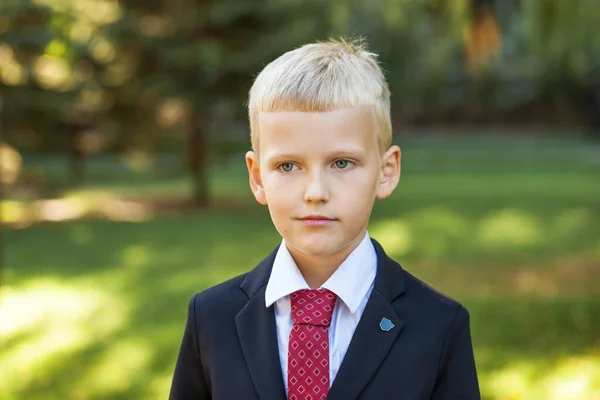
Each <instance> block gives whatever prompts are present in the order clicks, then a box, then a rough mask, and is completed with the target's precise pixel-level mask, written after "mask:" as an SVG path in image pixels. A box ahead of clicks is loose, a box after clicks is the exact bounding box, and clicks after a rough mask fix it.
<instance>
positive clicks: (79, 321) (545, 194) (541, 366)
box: [0, 141, 600, 400]
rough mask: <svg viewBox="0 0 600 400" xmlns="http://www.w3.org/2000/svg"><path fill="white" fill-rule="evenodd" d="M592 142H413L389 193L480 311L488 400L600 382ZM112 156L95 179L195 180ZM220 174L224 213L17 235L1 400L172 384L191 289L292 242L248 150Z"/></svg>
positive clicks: (4, 320) (420, 252)
mask: <svg viewBox="0 0 600 400" xmlns="http://www.w3.org/2000/svg"><path fill="white" fill-rule="evenodd" d="M528 146H529V147H528ZM523 149H525V150H523ZM590 154H595V155H596V156H598V155H599V152H598V149H594V148H590V147H588V146H585V145H584V144H581V143H577V142H574V141H573V142H568V144H565V143H562V142H561V143H559V144H557V143H555V142H540V143H537V144H533V145H532V144H531V143H529V142H518V141H513V142H510V143H507V142H502V143H495V144H493V145H491V144H489V143H488V142H479V141H478V142H475V141H463V142H458V144H454V147H450V146H446V145H445V143H444V142H442V143H441V144H440V143H439V142H435V141H421V142H411V143H408V144H407V146H405V147H404V158H403V160H404V170H403V177H402V180H401V183H400V186H399V187H398V189H397V191H396V193H395V194H394V195H393V196H392V198H390V199H387V200H385V201H380V202H378V203H377V204H376V208H375V211H374V214H373V218H372V221H371V225H370V228H369V230H370V233H371V234H372V236H374V237H375V238H377V239H379V240H380V241H381V242H383V244H384V245H385V247H386V248H387V250H388V252H389V253H390V254H391V255H392V256H393V257H394V258H396V259H397V260H398V261H399V262H400V263H401V264H402V265H403V266H404V267H405V268H406V269H407V270H408V271H410V272H411V273H413V274H415V275H416V276H418V277H420V278H422V279H424V280H425V281H427V282H428V283H430V284H432V285H434V286H435V287H437V288H438V289H440V290H441V291H443V292H445V293H447V294H449V295H450V296H453V297H455V298H456V299H458V300H460V301H461V302H463V303H464V304H465V305H466V306H467V308H468V309H469V310H470V312H471V324H472V335H473V341H474V348H475V356H476V360H477V366H478V370H479V375H480V383H481V388H482V393H483V395H484V398H485V399H490V400H491V399H495V400H496V399H497V400H500V399H502V400H505V399H543V400H547V399H548V400H558V399H561V400H562V399H578V400H596V399H598V398H599V396H600V361H599V360H600V286H599V285H598V282H600V203H599V202H598V199H600V181H599V180H598V176H599V175H598V172H600V167H599V166H598V164H595V161H594V160H595V158H594V157H591V156H590ZM100 161H101V160H98V164H96V165H101V168H96V167H95V166H94V165H95V164H94V163H95V161H93V162H92V163H91V165H90V171H89V172H90V178H89V183H88V184H87V185H86V186H84V187H80V188H78V189H77V190H78V191H79V192H81V193H85V192H86V191H98V190H104V191H109V192H114V193H120V194H127V195H132V196H158V195H170V196H178V195H182V194H185V193H187V192H188V190H189V183H188V181H187V180H186V179H184V178H181V177H180V178H177V179H175V178H167V177H164V178H161V177H160V176H158V177H157V176H154V177H148V176H147V175H143V174H141V173H137V172H135V171H133V172H132V171H130V170H127V169H126V168H125V167H123V165H121V164H119V163H118V162H117V161H116V160H112V161H106V160H104V161H102V162H100ZM240 161H241V160H240ZM36 162H37V165H38V168H44V165H51V164H52V163H55V165H58V164H59V162H60V160H56V159H47V160H41V161H40V160H39V159H38V160H33V164H35V163H36ZM28 163H29V160H26V165H27V164H28ZM28 165H30V166H31V165H32V164H31V163H29V164H28ZM123 168H125V169H123ZM55 169H56V170H57V171H58V168H55ZM107 171H111V172H110V173H107ZM119 171H121V172H123V173H119ZM127 171H129V172H127ZM55 172H56V171H55ZM56 173H57V174H58V172H56ZM112 174H116V176H114V175H112ZM56 176H59V175H56ZM211 177H212V179H211V186H212V188H213V192H214V193H215V198H216V201H215V203H214V206H213V207H212V208H211V209H209V210H205V211H198V212H193V213H187V214H173V215H162V216H155V217H154V218H152V219H151V220H149V221H146V222H140V223H126V222H111V221H105V220H81V221H73V222H68V223H55V224H48V223H46V224H38V225H33V226H30V227H27V228H24V229H9V230H8V231H6V232H5V244H4V246H5V249H6V251H5V265H6V271H5V274H4V279H3V282H4V286H3V288H2V289H1V291H0V295H1V296H2V297H0V301H1V303H0V337H1V338H2V341H3V343H2V349H3V350H2V352H0V377H1V378H0V398H2V399H4V398H6V399H7V400H11V399H155V398H166V397H167V393H168V389H169V385H170V378H171V374H172V372H173V366H174V362H175V358H176V355H177V350H178V346H179V342H180V339H181V334H182V329H183V324H184V321H185V314H186V306H187V302H188V300H189V298H190V297H191V296H192V295H193V294H194V293H196V292H197V291H199V290H201V289H203V288H206V287H208V286H211V285H214V284H216V283H218V282H221V281H223V280H225V279H227V278H229V277H232V276H234V275H237V274H239V273H243V272H245V271H247V270H248V269H250V268H252V267H253V266H254V265H255V264H256V263H257V262H258V261H260V259H261V258H262V257H263V256H264V255H265V254H266V253H267V252H269V251H270V250H271V249H272V248H273V246H274V245H275V244H276V243H277V242H278V241H279V237H278V234H277V232H276V231H275V229H274V228H273V227H272V224H271V222H270V220H269V216H268V212H267V210H266V209H264V208H262V207H260V206H258V205H256V204H254V203H253V202H252V197H251V195H249V190H248V189H247V181H246V176H245V173H244V170H243V164H242V163H241V162H234V163H232V164H230V165H229V166H215V167H214V168H213V169H212V175H211ZM224 199H235V201H234V202H229V203H227V204H224V202H223V201H222V200H224Z"/></svg>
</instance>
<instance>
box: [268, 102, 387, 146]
mask: <svg viewBox="0 0 600 400" xmlns="http://www.w3.org/2000/svg"><path fill="white" fill-rule="evenodd" d="M258 126H259V132H260V133H259V135H260V140H259V147H260V151H261V152H264V151H269V149H272V148H273V147H279V148H281V147H285V148H288V149H289V150H294V151H300V150H303V149H308V150H310V151H311V152H316V151H319V150H327V149H329V148H336V147H339V146H340V145H344V144H352V145H354V146H361V147H363V148H364V150H369V149H370V148H371V147H373V146H374V147H377V138H376V133H375V132H376V131H375V118H374V112H373V108H372V107H356V108H344V109H339V110H333V111H326V112H302V111H278V112H259V113H258Z"/></svg>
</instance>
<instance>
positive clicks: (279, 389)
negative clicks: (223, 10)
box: [170, 41, 479, 400]
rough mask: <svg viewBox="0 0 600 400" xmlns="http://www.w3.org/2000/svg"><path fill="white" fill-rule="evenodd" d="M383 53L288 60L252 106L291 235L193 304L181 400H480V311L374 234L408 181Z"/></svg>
mask: <svg viewBox="0 0 600 400" xmlns="http://www.w3.org/2000/svg"><path fill="white" fill-rule="evenodd" d="M389 97H390V94H389V90H388V87H387V83H386V81H385V78H384V76H383V74H382V72H381V70H380V68H379V66H378V64H377V62H376V61H375V56H374V55H373V54H371V53H368V52H367V51H365V49H364V48H363V47H362V46H361V45H360V44H349V43H346V42H344V41H341V42H328V43H318V44H309V45H305V46H303V47H300V48H298V49H296V50H294V51H290V52H288V53H286V54H284V55H282V56H281V57H279V58H278V59H276V60H275V61H273V62H272V63H271V64H269V65H267V67H265V69H264V70H263V71H262V72H261V73H260V74H259V75H258V77H257V78H256V80H255V82H254V85H253V86H252V89H251V90H250V99H249V106H248V108H249V119H250V128H251V140H252V151H250V152H248V153H247V154H246V164H247V167H248V172H249V177H250V187H251V189H252V192H253V193H254V196H255V197H256V200H257V201H258V202H259V203H260V204H263V205H266V206H268V208H269V212H270V215H271V218H272V220H273V224H274V225H275V227H276V228H277V230H278V231H279V233H280V234H281V236H282V237H283V241H282V243H281V245H279V246H278V247H277V248H276V249H275V250H274V251H273V252H272V253H271V254H270V255H268V256H267V258H265V259H264V260H263V261H262V262H261V263H260V264H259V265H258V266H257V267H256V268H254V269H253V270H252V271H250V272H249V273H247V274H244V275H242V276H239V277H237V278H234V279H232V280H230V281H227V282H225V283H222V284H220V285H218V286H215V287H213V288H211V289H208V290H206V291H204V292H202V293H199V294H197V295H196V296H194V298H193V299H192V300H191V301H190V304H189V310H188V320H187V325H186V329H185V333H184V337H183V342H182V345H181V349H180V353H179V358H178V360H177V365H176V368H175V374H174V377H173V384H172V388H171V396H170V398H171V399H172V400H191V399H227V400H246V399H248V400H250V399H262V400H276V399H277V400H283V399H286V398H287V399H290V400H292V399H295V400H300V399H302V400H310V399H315V400H317V399H319V400H321V399H328V400H353V399H365V400H367V399H369V400H370V399H372V400H380V399H415V400H416V399H456V400H459V399H460V400H474V399H479V389H478V383H477V375H476V371H475V362H474V359H473V350H472V345H471V338H470V332H469V315H468V313H467V311H466V310H465V309H464V308H463V307H462V306H461V305H460V304H458V303H456V302H455V301H453V300H451V299H449V298H447V297H445V296H443V295H441V294H439V293H438V292H436V291H434V290H432V289H431V288H429V287H428V286H426V285H425V284H424V283H422V282H420V281H419V280H418V279H416V278H414V277H413V276H412V275H410V274H409V273H407V272H406V271H404V270H403V269H402V268H401V267H400V265H398V264H397V263H396V262H394V261H393V260H391V259H389V258H388V257H386V255H385V253H384V250H383V249H382V248H381V246H380V245H379V244H378V243H377V242H376V241H374V240H371V239H370V238H369V236H368V233H367V224H368V221H369V217H370V214H371V209H372V207H373V203H374V201H375V198H386V197H388V196H389V195H390V194H391V193H392V192H393V190H394V189H395V188H396V185H397V184H398V181H399V179H400V148H399V147H398V146H392V145H391V133H392V128H391V122H390V100H389Z"/></svg>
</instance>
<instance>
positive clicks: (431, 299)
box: [403, 270, 468, 319]
mask: <svg viewBox="0 0 600 400" xmlns="http://www.w3.org/2000/svg"><path fill="white" fill-rule="evenodd" d="M403 272H404V275H405V284H406V289H407V294H408V296H409V297H411V298H413V299H414V300H415V301H416V302H417V303H418V304H419V306H420V307H421V308H426V309H427V310H428V312H429V313H433V315H437V316H442V315H443V316H444V317H449V318H451V319H454V317H456V316H457V315H458V313H459V312H460V311H463V312H466V313H467V314H468V311H467V309H466V308H465V307H464V306H463V305H462V304H461V303H460V302H458V301H456V300H455V299H453V298H451V297H449V296H447V295H445V294H443V293H442V292H440V291H439V290H437V289H435V288H434V287H432V286H431V285H429V284H427V283H425V282H424V281H422V280H420V279H419V278H417V277H415V276H414V275H412V274H410V273H409V272H407V271H406V270H403Z"/></svg>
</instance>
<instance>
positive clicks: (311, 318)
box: [290, 289, 337, 326]
mask: <svg viewBox="0 0 600 400" xmlns="http://www.w3.org/2000/svg"><path fill="white" fill-rule="evenodd" d="M290 299H291V302H292V319H293V321H294V324H300V325H319V326H329V324H331V316H332V315H333V307H334V306H335V300H336V299H337V296H336V295H335V293H333V292H332V291H330V290H327V289H317V290H299V291H297V292H294V293H292V294H291V295H290Z"/></svg>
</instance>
